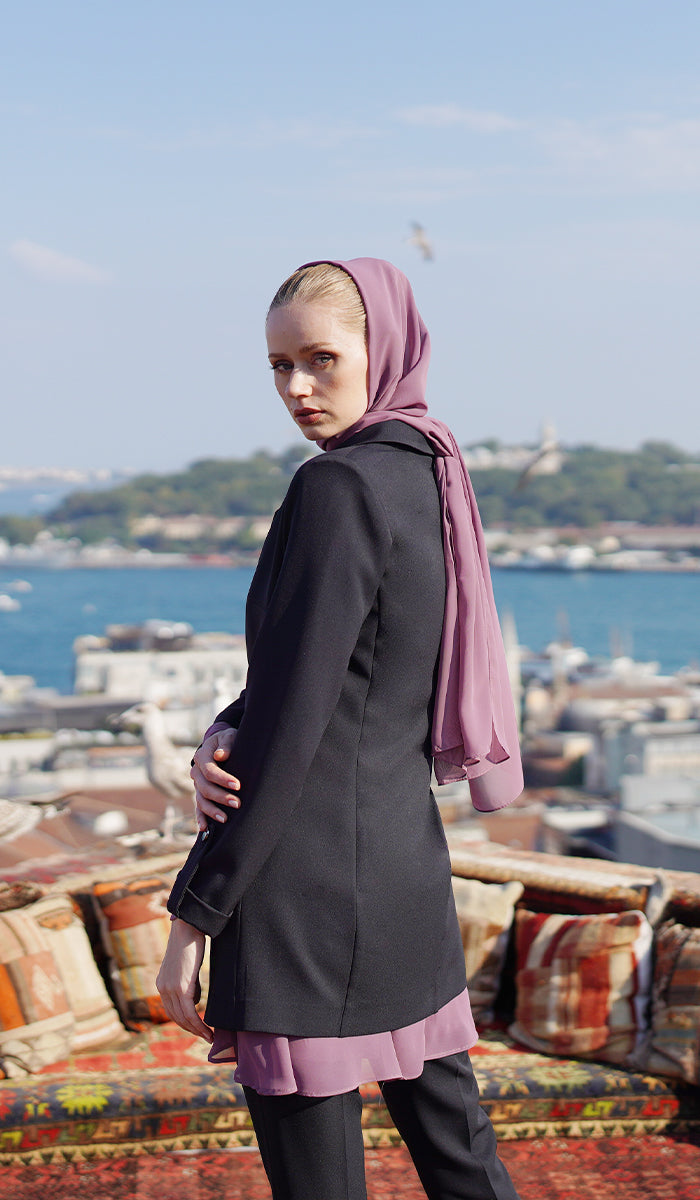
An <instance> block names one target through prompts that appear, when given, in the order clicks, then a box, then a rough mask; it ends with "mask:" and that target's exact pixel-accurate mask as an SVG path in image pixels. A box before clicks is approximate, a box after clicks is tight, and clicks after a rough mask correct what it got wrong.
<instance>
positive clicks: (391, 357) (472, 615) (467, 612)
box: [304, 258, 523, 812]
mask: <svg viewBox="0 0 700 1200" xmlns="http://www.w3.org/2000/svg"><path fill="white" fill-rule="evenodd" d="M322 261H324V262H332V263H333V265H334V266H338V267H340V268H342V270H343V271H345V272H347V274H348V275H350V277H351V278H352V279H353V280H354V282H355V284H356V285H357V288H358V291H359V293H360V295H361V297H362V301H363V303H364V307H365V311H366V314H367V335H368V356H369V387H368V391H369V405H368V408H367V411H366V413H364V415H363V416H362V417H361V418H360V420H359V421H357V422H356V423H355V424H354V425H352V426H351V427H350V429H347V430H345V431H344V432H343V433H342V434H340V435H339V436H338V437H334V438H330V439H328V440H327V441H325V442H321V443H320V444H321V447H322V449H324V450H331V449H334V448H335V447H336V446H340V445H342V444H343V443H344V442H345V441H346V440H347V439H348V438H349V437H351V436H352V435H353V434H354V433H357V432H358V431H359V430H361V429H364V428H366V427H367V426H368V425H373V424H376V423H377V422H380V421H387V420H392V419H393V420H399V421H404V422H405V423H406V424H407V425H412V426H413V427H414V428H415V429H419V430H420V432H421V433H422V434H423V435H424V436H425V437H426V438H427V440H428V442H429V443H430V445H431V446H432V448H433V450H434V453H435V473H436V477H437V484H438V489H439V493H440V502H441V507H442V524H443V544H444V550H445V574H446V585H447V587H446V599H445V617H444V622H443V630H442V644H441V648H440V660H439V667H438V679H437V688H436V695H435V709H434V714H433V729H432V742H433V747H432V748H433V756H434V768H435V775H436V778H437V781H438V783H453V782H456V781H457V780H461V779H468V780H469V786H470V791H471V797H472V802H473V804H474V807H475V808H476V809H478V810H479V811H481V812H490V811H493V810H494V809H497V808H502V807H503V806H504V805H506V804H510V803H511V802H512V801H513V800H514V799H515V798H516V797H517V796H518V795H519V794H520V792H521V791H522V788H523V775H522V766H521V761H520V749H519V743H518V729H517V723H516V719H515V710H514V706H513V698H512V692H511V687H510V680H509V676H508V668H507V663H506V656H505V650H504V647H503V639H502V637H501V630H500V626H499V623H498V614H497V612H496V605H495V601H494V598H493V588H492V586H491V574H490V571H489V564H488V558H487V555H486V546H485V543H484V534H483V530H482V526H481V520H480V517H479V511H478V508H477V504H476V498H475V496H474V491H473V488H472V485H471V480H470V479H469V474H468V472H467V468H466V466H465V463H464V459H463V458H462V455H461V453H460V450H459V447H458V445H457V442H456V441H455V438H454V435H453V434H452V432H451V430H450V429H449V428H448V427H447V425H445V424H443V422H442V421H438V420H436V419H435V418H434V417H431V416H430V415H429V414H428V407H427V404H426V401H425V385H426V377H427V373H428V362H429V358H430V338H429V335H428V331H427V329H426V327H425V325H424V324H423V321H422V319H421V316H420V313H419V312H418V308H417V306H416V302H415V299H414V296H413V292H412V290H411V285H410V283H409V282H408V280H407V278H406V276H405V275H404V274H403V273H402V272H401V271H399V270H398V269H397V268H396V267H394V266H393V265H392V264H391V263H388V262H384V261H383V260H382V259H377V258H354V259H351V260H349V261H340V260H330V259H324V260H322ZM313 265H316V264H315V263H305V264H304V266H313Z"/></svg>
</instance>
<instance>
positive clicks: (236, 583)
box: [0, 566, 700, 693]
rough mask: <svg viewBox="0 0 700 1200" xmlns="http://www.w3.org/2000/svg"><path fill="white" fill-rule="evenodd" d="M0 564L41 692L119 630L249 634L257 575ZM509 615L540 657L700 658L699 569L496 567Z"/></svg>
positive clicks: (69, 676) (666, 667)
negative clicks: (248, 612)
mask: <svg viewBox="0 0 700 1200" xmlns="http://www.w3.org/2000/svg"><path fill="white" fill-rule="evenodd" d="M17 577H18V569H17V567H16V566H15V567H14V569H13V568H9V567H0V593H8V594H10V595H12V596H13V597H15V598H16V599H17V600H18V601H19V605H20V607H19V608H18V609H17V610H16V611H0V671H2V672H4V673H5V674H6V675H31V676H33V677H34V679H35V680H36V683H37V684H38V685H39V686H40V687H51V688H55V689H57V690H58V691H59V692H63V693H68V692H71V691H72V689H73V642H74V640H75V638H77V637H78V636H80V635H82V634H98V635H99V634H102V633H103V632H104V629H105V627H106V626H107V625H110V624H115V623H117V624H132V623H138V622H142V621H145V620H147V619H149V618H156V619H160V620H163V621H169V622H175V621H186V622H188V623H189V624H190V625H191V626H192V628H193V629H194V630H195V631H196V632H209V631H225V632H229V633H242V632H243V629H244V610H245V598H246V593H247V591H248V586H249V584H250V580H251V577H252V568H250V567H235V568H222V567H199V566H198V567H160V568H153V567H150V568H139V567H129V568H110V569H83V568H81V569H50V568H38V567H35V568H29V567H26V566H23V567H22V568H21V579H22V580H23V581H25V583H28V584H30V585H31V590H26V589H25V590H16V589H14V588H13V585H15V584H16V581H17ZM493 584H494V592H495V595H496V603H497V605H498V608H499V612H500V613H501V616H503V614H504V613H505V612H506V610H508V611H509V612H510V613H512V615H513V618H514V620H515V625H516V629H517V633H518V638H519V641H520V643H521V645H524V646H527V647H528V648H529V649H530V650H532V651H533V652H535V653H536V652H539V651H540V650H542V649H543V648H544V647H545V646H546V645H547V644H548V643H549V642H551V641H554V640H561V639H562V638H565V639H568V640H570V641H571V642H573V644H574V645H577V646H581V647H583V648H584V649H585V650H586V651H587V652H588V654H589V655H591V656H592V657H606V656H609V655H610V654H611V653H614V654H619V653H624V654H628V655H630V656H632V657H634V658H636V659H638V660H641V661H645V662H648V661H652V662H657V663H658V664H659V668H660V670H661V671H662V672H663V673H672V672H674V671H677V670H679V669H680V668H682V667H685V666H691V665H692V666H697V664H698V663H699V662H700V573H699V574H692V575H684V574H677V573H674V572H662V573H651V572H649V573H647V572H619V573H618V572H606V573H602V572H586V571H578V572H553V571H532V570H513V569H505V568H496V569H494V571H493Z"/></svg>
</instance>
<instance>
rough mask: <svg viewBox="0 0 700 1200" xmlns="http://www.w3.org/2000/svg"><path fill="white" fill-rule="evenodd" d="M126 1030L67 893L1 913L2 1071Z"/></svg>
mask: <svg viewBox="0 0 700 1200" xmlns="http://www.w3.org/2000/svg"><path fill="white" fill-rule="evenodd" d="M123 1036H124V1028H123V1026H122V1024H121V1022H120V1020H119V1017H118V1015H117V1013H116V1011H115V1009H114V1007H113V1006H112V1002H111V1000H110V998H109V996H108V994H107V991H106V989H105V985H104V983H103V981H102V978H101V976H100V973H99V971H98V970H97V967H96V965H95V961H94V959H93V956H92V950H91V948H90V943H89V941H88V937H87V934H86V932H85V928H84V926H83V923H82V921H81V920H80V918H79V917H78V916H77V915H76V913H75V912H74V910H73V906H72V904H71V901H70V899H69V898H68V896H64V895H53V896H45V897H44V898H43V899H42V900H39V901H37V903H36V904H30V905H27V906H26V907H25V908H19V909H14V910H11V911H8V912H4V913H0V1059H1V1060H2V1068H3V1071H4V1072H5V1074H7V1075H16V1074H21V1073H23V1072H24V1071H37V1070H38V1069H39V1068H40V1067H42V1066H46V1065H47V1064H49V1063H53V1062H58V1061H60V1060H62V1059H64V1058H66V1057H67V1056H68V1054H69V1053H70V1052H71V1050H78V1051H80V1050H89V1049H95V1048H97V1047H99V1046H103V1045H106V1044H110V1043H113V1042H115V1041H116V1040H118V1039H119V1038H120V1037H123Z"/></svg>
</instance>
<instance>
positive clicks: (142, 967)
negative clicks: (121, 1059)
mask: <svg viewBox="0 0 700 1200" xmlns="http://www.w3.org/2000/svg"><path fill="white" fill-rule="evenodd" d="M174 878H175V872H174V871H173V872H171V873H166V874H163V875H155V876H143V877H142V878H139V879H130V880H129V881H128V882H126V883H119V882H118V881H113V882H110V883H96V884H95V885H94V887H93V902H94V905H95V908H96V910H97V915H98V920H99V924H100V930H101V937H102V942H103V946H104V949H105V952H106V955H107V958H108V960H109V974H110V980H111V982H112V987H113V992H114V997H115V1001H116V1004H117V1007H118V1008H119V1011H120V1013H121V1015H122V1018H123V1020H124V1021H125V1022H126V1024H127V1025H131V1026H132V1027H137V1028H139V1027H141V1025H142V1024H143V1022H160V1021H167V1020H169V1018H168V1016H167V1013H166V1012H165V1009H164V1008H163V1002H162V1000H161V998H160V996H159V994H158V991H157V989H156V976H157V974H158V969H159V967H160V964H161V961H162V958H163V955H164V953H165V948H166V946H167V943H168V937H169V936H170V914H169V913H168V911H167V909H166V907H165V905H166V902H167V899H168V896H169V895H170V891H171V889H172V885H173V880H174ZM200 982H201V984H202V994H203V998H204V995H205V993H206V984H207V966H206V961H205V963H204V964H203V969H202V971H201V973H200Z"/></svg>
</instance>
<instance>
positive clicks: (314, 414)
mask: <svg viewBox="0 0 700 1200" xmlns="http://www.w3.org/2000/svg"><path fill="white" fill-rule="evenodd" d="M292 415H293V417H294V420H295V421H300V422H301V424H302V425H313V424H314V422H315V421H318V420H320V419H321V417H322V416H323V413H322V412H321V410H320V409H319V408H295V409H294V412H293V414H292Z"/></svg>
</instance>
